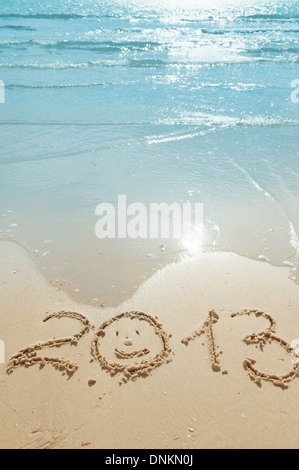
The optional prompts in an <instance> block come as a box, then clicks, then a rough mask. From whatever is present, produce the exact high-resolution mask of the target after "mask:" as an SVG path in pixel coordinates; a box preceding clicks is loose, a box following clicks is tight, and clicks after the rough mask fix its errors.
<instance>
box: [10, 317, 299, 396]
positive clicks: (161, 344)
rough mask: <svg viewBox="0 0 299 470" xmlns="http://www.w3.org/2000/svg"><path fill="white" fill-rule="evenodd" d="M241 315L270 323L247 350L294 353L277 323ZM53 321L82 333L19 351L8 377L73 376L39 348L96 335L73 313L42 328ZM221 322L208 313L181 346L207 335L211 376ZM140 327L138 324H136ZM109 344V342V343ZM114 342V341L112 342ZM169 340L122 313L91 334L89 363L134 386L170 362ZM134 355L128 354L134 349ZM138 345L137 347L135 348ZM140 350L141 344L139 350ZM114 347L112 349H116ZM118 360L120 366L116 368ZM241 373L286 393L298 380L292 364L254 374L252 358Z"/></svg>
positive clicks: (147, 321)
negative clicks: (45, 372)
mask: <svg viewBox="0 0 299 470" xmlns="http://www.w3.org/2000/svg"><path fill="white" fill-rule="evenodd" d="M243 315H248V316H249V315H255V317H263V318H265V319H266V320H267V321H268V322H269V323H270V325H269V327H268V328H267V329H265V330H263V331H262V332H261V333H252V334H250V335H248V336H246V337H245V338H244V339H243V341H244V342H245V343H246V344H248V345H251V344H255V345H257V346H259V347H260V349H261V350H263V347H264V346H265V345H266V344H267V343H271V342H272V341H274V342H277V343H279V344H280V346H281V347H283V348H284V349H285V350H286V351H287V352H288V353H291V352H292V350H293V349H292V347H291V346H290V345H289V344H288V343H287V342H286V341H284V340H283V339H282V338H279V337H278V336H277V335H276V334H275V321H274V319H273V318H272V317H271V316H270V315H268V314H267V313H264V312H260V311H258V310H243V311H241V312H238V313H234V314H231V318H235V317H237V316H243ZM52 318H57V319H60V318H73V319H75V320H78V321H79V322H80V323H81V324H82V328H81V330H80V331H79V333H77V334H75V335H73V336H71V337H68V338H61V339H53V340H49V341H46V342H44V343H38V344H35V345H33V346H28V347H27V348H24V349H21V350H20V351H19V352H18V353H17V354H15V355H14V356H12V357H11V358H10V360H9V363H8V367H7V373H8V374H11V373H12V372H13V371H14V369H16V368H18V367H20V366H25V367H29V366H32V365H35V364H39V365H40V367H43V366H44V365H45V364H47V363H48V364H51V365H53V366H54V367H55V368H56V369H58V370H60V371H61V372H62V373H64V374H68V375H69V376H71V375H72V374H73V373H74V372H75V371H76V370H77V369H78V365H77V364H75V363H72V362H70V361H69V360H66V361H65V360H62V359H59V358H58V357H48V356H44V357H42V356H40V355H39V351H41V350H42V349H43V348H54V347H61V346H63V345H67V344H69V345H77V344H78V342H79V341H80V339H81V338H82V337H83V336H84V335H86V334H88V333H89V332H90V330H91V329H95V327H94V326H93V325H91V324H90V322H89V320H88V319H87V318H86V317H84V316H83V315H81V314H80V313H77V312H66V311H61V312H58V313H53V314H51V315H49V316H47V317H46V318H45V319H44V322H46V321H48V320H50V319H52ZM218 320H219V316H218V314H217V313H216V312H215V311H214V310H211V311H210V312H209V314H208V317H207V319H206V321H205V322H204V323H203V325H202V326H201V328H199V329H197V330H195V331H194V333H193V334H192V335H190V336H187V337H186V338H184V339H182V340H181V342H182V343H183V344H185V345H186V346H188V344H189V342H190V341H194V340H195V339H197V338H198V337H200V336H201V335H204V334H205V335H206V336H207V339H208V346H209V354H210V359H211V363H212V369H213V370H214V371H221V363H220V359H219V353H217V347H216V341H215V335H214V331H213V325H214V324H216V323H217V322H218ZM140 322H141V323H140ZM138 325H140V326H141V325H142V329H143V330H144V329H145V330H146V333H147V335H149V334H151V335H152V342H151V345H152V350H150V349H149V347H145V348H144V347H143V348H142V339H143V338H142V336H143V335H142V334H141V333H140V331H139V330H140V329H141V328H138ZM124 331H130V334H131V336H132V333H134V335H135V339H134V340H133V339H132V338H130V337H128V336H125V335H124ZM107 337H108V338H110V341H109V340H107ZM113 337H114V341H111V339H112V338H113ZM170 338H171V335H168V334H167V333H166V332H165V331H164V330H163V328H162V325H161V324H160V323H159V322H158V319H157V317H155V318H154V317H152V316H151V315H148V314H146V313H142V312H138V311H133V312H126V313H121V314H119V315H117V316H115V317H113V318H111V319H109V320H107V321H106V322H104V323H103V324H102V325H101V326H100V327H99V328H98V330H97V332H96V333H95V336H94V338H93V340H92V343H91V354H92V356H93V358H94V359H93V360H97V361H98V362H99V364H100V366H101V368H102V369H103V370H106V372H108V373H110V375H111V376H115V375H117V374H120V375H122V378H121V379H120V384H123V383H126V382H128V381H129V380H133V381H134V380H136V379H138V378H139V377H141V376H143V377H146V376H148V375H149V374H150V372H151V371H152V370H153V369H155V368H156V367H159V366H161V365H162V364H164V363H168V362H170V361H171V353H172V350H171V347H170V344H169V342H170ZM118 343H119V344H122V345H125V346H126V347H129V350H127V351H124V350H123V349H119V347H116V346H118ZM136 343H137V348H138V349H134V350H133V349H132V348H131V346H132V347H133V344H135V346H134V347H136ZM139 345H140V347H139ZM143 345H144V344H143ZM114 346H115V347H114ZM116 359H118V362H116ZM243 366H244V369H245V370H246V371H247V372H248V375H249V377H250V378H251V379H252V380H253V381H254V382H255V383H256V384H257V385H259V386H260V385H261V381H262V380H264V381H268V382H272V383H273V384H274V385H276V386H279V387H281V388H287V387H288V383H289V382H290V381H291V380H293V379H294V378H295V377H296V376H298V372H299V363H298V362H296V363H294V364H293V367H292V370H291V371H290V372H288V373H287V374H284V375H275V374H267V373H264V372H260V371H259V370H257V369H256V368H255V361H254V360H253V359H250V358H246V359H245V360H244V362H243ZM222 373H223V374H226V373H227V371H226V370H222Z"/></svg>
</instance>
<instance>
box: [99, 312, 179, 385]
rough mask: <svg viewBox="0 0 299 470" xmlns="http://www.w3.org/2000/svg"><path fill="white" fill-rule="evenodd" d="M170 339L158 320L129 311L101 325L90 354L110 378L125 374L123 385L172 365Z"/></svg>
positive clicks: (122, 380)
mask: <svg viewBox="0 0 299 470" xmlns="http://www.w3.org/2000/svg"><path fill="white" fill-rule="evenodd" d="M169 338H170V337H169V335H168V334H167V333H166V332H165V331H164V330H163V328H162V325H161V324H160V323H159V322H158V321H157V319H156V318H153V317H152V316H150V315H148V314H146V313H142V312H126V313H121V314H120V315H117V316H116V317H113V318H111V319H110V320H108V321H106V322H105V323H103V324H102V325H101V326H100V328H99V329H98V331H97V333H96V334H95V337H94V339H93V341H92V347H91V352H92V355H93V356H94V358H95V359H97V360H98V361H99V363H100V365H101V367H102V369H104V370H106V371H107V372H109V373H110V375H111V376H114V375H116V374H121V375H122V379H121V380H120V384H122V383H126V382H128V381H129V380H136V379H137V378H138V377H141V376H143V377H146V376H148V375H149V374H150V372H151V371H152V370H153V369H155V368H156V367H159V366H160V365H162V364H163V363H164V362H169V361H170V357H169V356H170V353H171V348H170V346H169Z"/></svg>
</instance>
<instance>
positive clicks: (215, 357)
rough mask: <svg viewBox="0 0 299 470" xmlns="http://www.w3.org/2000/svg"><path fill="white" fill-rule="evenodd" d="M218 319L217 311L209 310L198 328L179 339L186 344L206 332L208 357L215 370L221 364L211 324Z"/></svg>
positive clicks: (217, 369)
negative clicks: (191, 333)
mask: <svg viewBox="0 0 299 470" xmlns="http://www.w3.org/2000/svg"><path fill="white" fill-rule="evenodd" d="M218 320H219V315H217V313H216V312H215V311H214V310H211V311H210V312H209V315H208V318H207V319H206V321H205V322H204V323H203V325H202V327H201V328H199V329H198V330H195V331H194V333H193V335H190V336H187V337H186V338H184V339H182V341H181V342H182V343H183V344H185V345H186V346H188V344H189V342H190V341H193V340H195V339H196V338H198V337H199V336H201V335H202V334H206V336H207V339H208V346H209V353H210V358H211V361H212V369H213V370H214V371H217V372H218V371H220V370H221V366H220V361H219V354H218V353H217V352H216V344H215V336H214V332H213V325H214V324H215V323H217V321H218Z"/></svg>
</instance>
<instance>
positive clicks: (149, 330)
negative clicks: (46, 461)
mask: <svg viewBox="0 0 299 470" xmlns="http://www.w3.org/2000/svg"><path fill="white" fill-rule="evenodd" d="M288 274H289V271H288V268H277V267H273V266H270V265H268V264H267V263H264V262H261V261H254V260H248V259H246V258H242V257H240V256H238V255H234V254H231V253H221V254H220V253H215V254H212V253H209V254H202V255H198V256H195V257H190V258H187V259H185V260H184V261H182V262H180V263H177V264H171V265H168V266H166V267H165V268H163V269H162V270H161V271H160V272H158V273H156V274H154V275H153V276H152V277H151V278H150V279H149V280H147V281H145V282H144V283H143V284H142V285H141V286H140V287H139V289H138V290H137V292H136V293H135V295H134V296H133V297H132V298H131V299H130V300H128V301H126V302H125V303H123V304H122V305H119V306H118V307H116V308H106V309H104V308H103V309H97V308H95V307H92V306H88V305H83V304H78V303H75V302H74V301H72V300H71V299H69V297H68V296H67V295H66V294H65V293H64V292H63V291H62V290H59V289H56V288H54V287H53V286H52V285H50V284H49V283H48V282H47V281H46V280H45V279H44V278H43V276H42V275H41V274H40V273H39V272H38V271H37V269H36V267H35V265H34V263H33V262H32V261H31V260H30V258H29V256H28V255H27V253H26V251H25V250H24V249H23V248H22V247H20V246H19V245H17V244H15V243H12V242H1V243H0V339H1V340H2V341H3V344H4V345H5V363H3V364H0V394H1V402H0V407H1V432H0V447H1V448H84V449H88V448H104V449H105V448H106V449H108V448H109V449H120V448H132V449H136V448H141V449H142V448H144V449H146V448H159V449H171V448H179V449H192V448H297V447H298V438H299V426H298V422H299V413H298V392H299V380H298V369H299V364H298V363H296V361H294V354H293V349H292V347H291V343H292V344H293V343H294V340H296V339H298V338H299V286H298V285H296V284H295V283H294V282H293V281H291V280H290V279H289V278H288ZM98 282H99V283H100V282H101V279H99V280H98ZM295 343H296V342H295Z"/></svg>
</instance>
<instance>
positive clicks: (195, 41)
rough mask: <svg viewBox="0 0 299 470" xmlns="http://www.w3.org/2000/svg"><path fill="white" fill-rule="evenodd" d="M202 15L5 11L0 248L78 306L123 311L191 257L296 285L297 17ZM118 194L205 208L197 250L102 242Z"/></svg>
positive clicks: (1, 13)
mask: <svg viewBox="0 0 299 470" xmlns="http://www.w3.org/2000/svg"><path fill="white" fill-rule="evenodd" d="M205 3H206V2H203V1H202V2H201V1H191V0H190V1H185V2H184V1H183V2H177V1H175V0H171V1H168V2H155V1H153V0H152V1H150V2H144V1H142V0H139V1H137V0H135V1H131V2H112V1H110V2H109V1H105V2H98V1H87V0H82V1H80V2H79V1H72V2H66V1H53V0H52V1H49V2H47V4H45V3H44V2H39V1H14V2H11V1H3V2H2V3H1V9H0V79H1V80H3V82H4V84H5V103H2V104H0V138H1V148H0V237H1V238H2V239H11V240H15V241H17V242H19V243H21V244H22V245H23V246H24V247H25V248H26V249H27V250H28V252H29V253H30V254H31V256H32V257H33V259H34V260H35V261H36V262H37V265H38V266H39V268H40V269H41V270H42V271H43V272H44V274H45V275H46V277H47V278H48V279H50V280H51V281H52V282H53V284H54V285H55V286H57V287H58V288H60V287H62V288H65V289H66V290H67V291H68V292H69V293H71V294H72V295H73V296H74V297H75V298H77V299H80V300H83V301H85V302H93V303H94V304H101V303H104V304H106V305H107V304H113V303H117V302H119V301H120V300H121V299H122V298H124V297H125V296H128V295H131V294H132V293H133V292H134V290H135V289H136V287H137V286H138V285H139V284H140V282H142V281H143V280H144V279H145V278H146V277H149V276H150V274H151V273H152V272H154V271H156V270H157V269H159V268H160V267H161V266H163V265H165V264H167V263H169V262H173V261H177V260H179V259H181V258H182V257H184V256H190V255H192V254H193V252H194V251H196V249H199V250H200V249H201V250H204V251H207V250H208V251H209V250H220V251H233V252H236V253H239V254H241V255H244V256H247V257H249V258H254V259H257V260H260V261H261V262H270V263H272V264H274V265H278V266H287V267H288V268H289V269H290V276H291V277H292V278H293V279H294V281H295V282H298V272H297V269H298V266H299V264H298V263H299V261H298V247H299V242H298V233H299V216H298V214H299V212H298V202H299V184H298V175H299V163H298V156H299V155H298V153H299V152H298V137H299V132H298V125H299V103H297V102H294V99H293V100H292V96H293V97H294V93H295V92H296V89H294V88H292V86H291V84H292V82H293V81H294V80H297V79H299V70H298V51H299V35H298V32H299V8H298V2H296V1H279V2H266V1H261V0H260V1H240V0H238V1H237V0H231V1H224V2H223V1H222V2H220V1H215V2H209V6H205ZM292 93H293V95H292ZM295 96H296V94H295ZM298 96H299V93H298ZM121 194H125V195H126V196H127V200H128V203H131V202H141V203H143V204H145V205H148V204H150V203H151V202H166V203H172V202H177V203H184V202H192V203H195V202H197V203H203V207H204V236H203V241H202V244H201V246H196V247H194V246H192V243H191V244H190V243H189V244H188V243H186V241H185V240H157V239H154V240H153V239H145V240H143V239H141V240H139V239H137V240H133V239H127V240H118V239H115V240H99V239H97V238H96V236H95V224H96V222H97V217H96V215H95V208H96V206H97V204H99V203H101V202H110V203H112V204H114V205H115V204H116V201H117V198H118V195H121ZM194 249H195V250H194Z"/></svg>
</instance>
